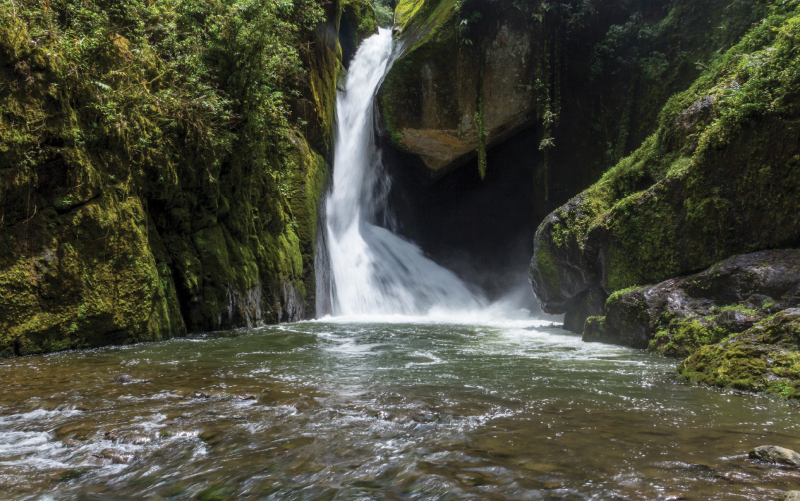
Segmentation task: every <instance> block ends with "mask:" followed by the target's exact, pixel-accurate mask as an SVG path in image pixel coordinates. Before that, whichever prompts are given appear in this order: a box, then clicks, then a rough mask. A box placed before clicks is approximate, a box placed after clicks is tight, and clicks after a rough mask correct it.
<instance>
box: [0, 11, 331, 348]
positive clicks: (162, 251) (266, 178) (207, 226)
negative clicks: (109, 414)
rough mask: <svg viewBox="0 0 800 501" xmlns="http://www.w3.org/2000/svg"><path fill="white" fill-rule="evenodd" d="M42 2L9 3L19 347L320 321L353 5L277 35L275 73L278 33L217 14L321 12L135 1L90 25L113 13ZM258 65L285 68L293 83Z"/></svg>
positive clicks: (11, 325) (0, 130) (6, 166)
mask: <svg viewBox="0 0 800 501" xmlns="http://www.w3.org/2000/svg"><path fill="white" fill-rule="evenodd" d="M23 3H24V6H17V7H16V8H15V7H13V6H11V5H0V208H2V211H1V212H2V218H0V268H2V271H0V356H15V355H26V354H32V353H41V352H48V351H55V350H63V349H71V348H87V347H94V346H102V345H108V344H124V343H132V342H140V341H153V340H159V339H165V338H168V337H170V336H175V335H182V334H185V333H186V332H197V331H208V330H216V329H227V328H233V327H245V326H252V325H257V324H259V323H264V322H279V321H289V320H300V319H303V318H308V317H310V316H313V314H314V307H313V305H314V294H313V290H314V274H313V262H314V253H315V248H316V247H315V236H316V232H317V229H318V227H319V221H318V208H319V201H320V199H321V196H322V194H323V192H324V191H325V188H326V186H327V183H328V165H327V162H326V160H325V158H326V156H327V155H328V154H329V146H330V144H331V143H332V140H331V138H332V133H333V122H334V118H333V117H334V116H335V96H336V83H337V81H338V78H339V74H340V70H341V49H340V47H339V41H338V35H339V33H338V27H339V20H340V15H341V4H340V3H339V2H338V1H336V2H330V3H326V4H325V6H324V7H325V12H324V18H323V20H322V22H320V23H318V24H317V25H316V26H317V27H316V29H315V28H314V26H315V23H317V20H318V19H319V18H318V17H317V16H316V14H314V15H310V17H309V19H307V20H306V21H303V22H306V23H307V24H306V25H303V26H300V25H299V24H298V25H297V26H296V28H297V29H296V30H288V31H285V32H281V33H282V34H280V37H284V38H281V39H278V38H277V37H275V38H271V39H270V43H271V44H278V45H280V44H283V45H282V50H283V52H280V61H279V62H280V64H279V65H277V66H275V65H273V66H271V67H269V68H266V66H268V65H266V66H262V65H261V63H264V62H265V60H266V62H270V61H272V62H273V63H274V62H275V61H274V58H275V57H277V56H275V55H274V54H272V53H270V52H269V50H271V49H270V48H269V47H266V48H265V47H263V46H261V47H254V46H253V44H251V43H250V42H253V43H254V44H257V43H258V42H259V40H261V39H262V38H263V37H261V38H259V37H260V35H257V34H258V33H261V31H259V30H256V31H255V32H252V31H248V30H246V29H243V30H240V31H238V32H237V31H235V30H234V31H233V32H226V31H224V30H223V31H214V30H215V28H214V26H218V25H217V24H214V23H212V20H213V19H217V18H215V17H213V16H212V14H213V15H215V16H221V17H224V18H225V19H226V20H227V22H229V23H233V24H235V23H242V24H247V23H256V24H257V23H261V24H260V25H259V26H260V27H261V28H263V29H265V30H270V29H273V28H274V23H273V21H278V17H280V16H290V17H291V19H288V18H287V19H282V20H281V22H289V23H295V22H297V23H300V22H301V21H299V19H301V18H303V16H304V15H305V14H303V12H301V11H298V12H295V13H291V12H289V11H288V10H286V9H284V10H278V11H276V10H274V9H275V6H274V4H272V3H269V2H265V3H263V4H262V5H260V7H263V8H259V9H256V10H254V11H253V10H251V11H247V12H244V13H243V12H240V10H239V9H238V7H231V6H229V5H223V4H220V3H215V2H209V3H207V4H205V7H207V8H208V9H209V16H208V17H206V16H199V17H194V14H191V13H188V14H187V13H186V12H183V11H179V10H176V9H172V8H170V7H169V6H166V7H165V6H164V5H161V4H159V5H154V4H147V5H144V4H142V5H141V6H139V5H137V6H133V7H132V6H129V5H127V4H120V5H119V6H118V7H119V9H117V10H114V11H113V13H110V14H109V15H108V16H106V17H103V18H102V19H99V18H98V20H96V22H94V21H93V22H91V23H82V22H80V20H81V19H83V20H85V17H86V16H88V17H92V16H94V15H95V13H96V11H102V9H99V8H97V6H95V5H92V4H91V2H89V3H87V2H67V3H65V4H58V5H53V6H43V5H40V4H38V3H35V2H29V3H26V2H23ZM253 5H254V4H248V6H249V7H247V8H252V7H253ZM292 5H293V8H298V9H300V8H306V9H309V11H313V10H315V9H317V7H316V6H315V4H314V3H313V2H304V1H302V0H300V1H298V2H295V3H293V4H292ZM229 7H230V9H229ZM239 7H241V5H240V6H239ZM53 9H55V10H53ZM70 9H71V10H70ZM93 9H94V10H93ZM65 10H69V13H70V14H69V15H66V14H65V15H60V14H64V12H65ZM304 12H308V11H304ZM82 16H83V17H82ZM187 16H188V17H187ZM237 16H238V17H237ZM242 16H244V17H242ZM259 16H261V17H259ZM270 16H271V17H270ZM92 19H94V18H92ZM65 23H66V24H65ZM69 23H74V24H69ZM205 23H208V24H205ZM149 26H157V28H156V29H155V31H154V30H150V29H147V27H149ZM163 26H167V27H170V26H171V27H175V26H180V27H181V29H180V30H176V33H177V32H178V31H183V30H195V31H196V32H198V33H200V32H202V33H204V35H203V36H202V37H200V36H198V37H197V40H200V39H201V38H202V41H201V42H202V43H193V44H190V45H189V46H187V45H185V44H184V43H183V42H184V40H183V39H182V38H180V37H178V38H174V37H172V38H171V35H169V34H168V33H167V32H169V31H170V30H169V29H167V30H166V31H164V32H163V33H162V32H161V31H159V30H161V29H162V27H163ZM248 26H250V25H248ZM139 28H141V30H140V29H139ZM42 30H44V32H46V33H48V35H47V37H46V40H45V41H37V40H39V38H40V35H41V33H43V31H42ZM69 30H84V31H83V32H82V34H81V37H83V38H81V40H83V42H82V43H84V44H85V46H84V45H81V44H77V45H76V43H75V42H76V41H75V39H74V37H73V36H72V35H71V33H72V31H69ZM154 32H158V33H161V35H157V36H156V35H153V33H154ZM108 33H114V35H113V36H109V35H108ZM232 33H238V35H237V36H239V35H241V36H248V35H247V34H248V33H249V34H250V35H253V33H256V35H253V37H254V38H252V39H249V40H242V39H237V38H226V37H229V36H232ZM123 35H124V36H123ZM162 35H163V36H162ZM152 36H156V37H157V38H158V37H161V38H158V41H157V43H156V42H154V40H153V39H152V38H150V37H152ZM214 37H217V38H214ZM190 38H191V37H190ZM42 40H44V39H42ZM262 41H263V40H262ZM222 42H224V43H222ZM237 44H238V45H237ZM291 44H295V45H296V47H293V46H292V45H291ZM300 45H302V46H303V47H307V48H308V50H305V51H304V50H299V49H297V47H299V46H300ZM237 46H239V47H240V48H241V46H246V47H247V49H248V50H247V51H234V52H233V53H231V54H229V53H226V52H224V51H225V50H228V48H231V47H234V48H235V47H237ZM270 47H272V46H270ZM251 49H252V50H251ZM295 49H297V50H295ZM231 50H233V49H231ZM159 51H166V52H168V53H169V56H167V55H165V54H164V53H162V52H159ZM259 51H261V52H259ZM177 53H180V54H181V55H180V57H179V58H178V59H180V60H181V61H183V63H176V62H175V57H173V56H174V55H175V54H177ZM252 53H257V55H258V57H259V58H261V59H259V60H258V61H256V63H258V64H256V65H255V66H253V68H258V69H254V70H253V71H255V72H256V73H253V72H249V71H245V70H246V69H247V68H249V66H248V64H250V63H252V61H248V60H245V58H246V57H248V54H252ZM270 58H272V59H270ZM183 64H186V65H189V66H181V65H183ZM284 66H286V67H289V68H291V69H290V71H289V72H288V73H286V74H281V71H282V70H281V68H283V67H284ZM270 68H271V69H270ZM264 71H269V72H270V73H269V75H266V74H265V73H263V72H264ZM258 72H262V73H258ZM248 75H249V76H257V77H258V78H261V77H269V78H270V79H272V78H273V77H275V76H280V78H282V79H283V80H278V83H275V82H274V81H272V80H271V81H270V85H279V86H282V87H281V91H282V92H281V93H279V94H281V96H283V97H276V96H277V95H276V94H270V95H264V94H259V92H261V91H262V90H263V89H262V88H261V87H260V86H258V85H250V84H249V83H248V81H247V80H246V79H243V77H247V76H248ZM285 96H292V97H291V99H289V98H285ZM276 100H277V101H276ZM276 102H277V103H278V104H275V103H276ZM261 107H263V109H265V110H269V111H271V112H272V113H273V114H272V115H270V114H269V113H260V112H257V111H256V112H254V111H253V110H254V109H255V110H261V109H262V108H261ZM244 117H247V119H245V118H244ZM309 291H310V292H309Z"/></svg>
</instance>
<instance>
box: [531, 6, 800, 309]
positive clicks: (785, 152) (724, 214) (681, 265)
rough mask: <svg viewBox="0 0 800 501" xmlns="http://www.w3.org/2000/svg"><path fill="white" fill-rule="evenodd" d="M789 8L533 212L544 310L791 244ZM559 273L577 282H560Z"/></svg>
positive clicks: (797, 229) (794, 227)
mask: <svg viewBox="0 0 800 501" xmlns="http://www.w3.org/2000/svg"><path fill="white" fill-rule="evenodd" d="M796 9H797V7H796V6H791V7H789V6H778V7H774V8H773V11H772V13H771V16H770V17H768V18H766V19H765V20H764V22H763V23H759V24H758V25H757V26H755V27H754V28H752V30H751V31H750V32H749V33H748V34H747V35H746V36H745V37H744V38H743V40H742V41H741V42H740V43H739V44H737V45H736V46H735V47H733V48H732V49H731V50H729V51H728V52H727V53H725V54H724V55H722V56H720V57H719V58H718V59H717V60H716V61H715V62H714V64H713V66H712V67H710V68H709V69H708V70H707V71H706V72H705V73H704V74H703V75H702V76H701V78H699V79H698V80H697V81H696V82H695V84H694V85H693V86H692V87H691V88H690V89H689V90H688V91H686V92H683V93H681V94H678V95H676V96H674V97H673V98H672V99H671V100H670V101H669V103H668V104H667V105H666V107H665V108H664V109H663V110H662V112H661V117H660V119H659V123H660V127H659V129H658V131H657V132H656V133H655V134H653V135H652V136H651V137H650V138H649V139H648V140H647V141H645V142H644V144H643V145H642V146H641V147H640V148H639V149H638V150H637V151H636V152H635V153H634V154H632V155H631V156H629V157H627V158H625V159H624V160H622V161H621V162H620V163H619V164H617V165H616V166H615V167H613V168H612V169H610V170H609V171H608V172H607V173H606V174H605V175H604V176H603V178H601V180H600V181H598V182H597V183H595V185H593V186H592V187H591V188H589V189H588V190H586V191H584V192H583V193H581V194H580V195H579V196H578V197H576V198H575V199H573V201H571V202H570V203H568V204H567V205H565V206H563V207H562V208H561V209H557V210H556V211H555V212H554V213H553V215H551V216H550V217H548V218H547V219H546V220H545V221H544V223H543V224H542V225H541V227H540V228H539V230H538V231H537V236H536V242H535V244H534V246H535V254H534V257H533V262H532V265H531V270H532V273H531V279H532V281H533V286H534V291H535V292H536V294H537V297H538V298H539V300H540V302H541V303H542V307H543V309H544V310H545V311H547V312H549V313H562V312H564V311H566V310H567V309H568V308H569V307H570V304H571V301H572V300H573V298H574V297H577V296H578V295H579V294H580V293H582V292H584V291H586V290H590V289H593V288H597V287H600V288H602V289H603V290H604V291H605V293H606V294H612V293H614V292H615V291H619V290H622V289H625V288H627V287H630V286H634V285H640V284H647V283H657V282H661V281H663V280H665V279H668V278H670V277H674V276H679V275H685V274H687V273H691V272H694V271H697V270H699V269H704V268H706V267H708V266H711V265H712V264H714V263H715V262H718V261H720V260H722V259H725V258H727V257H729V256H732V255H736V254H742V253H747V252H752V251H756V250H759V249H769V248H786V247H794V246H796V245H797V244H798V243H800V218H798V217H797V214H799V213H800V196H798V193H800V125H798V124H799V123H800V121H799V120H798V119H799V118H800V109H798V107H797V104H796V95H797V88H798V86H800V72H799V71H797V69H798V68H800V55H798V45H797V42H796V40H797V36H798V30H799V28H798V23H797V19H798V16H799V15H798V13H797V11H796ZM753 60H758V61H760V62H759V64H758V65H754V64H753V63H752V61H753ZM564 242H566V244H564ZM550 263H557V267H556V268H555V269H551V268H552V267H551V265H550ZM544 270H549V271H548V272H547V273H545V272H544ZM565 274H569V275H570V276H578V277H581V280H582V283H581V284H578V285H579V286H578V285H575V284H574V281H573V286H572V287H570V288H565V287H564V280H563V277H564V276H565Z"/></svg>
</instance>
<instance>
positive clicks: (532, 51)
mask: <svg viewBox="0 0 800 501" xmlns="http://www.w3.org/2000/svg"><path fill="white" fill-rule="evenodd" d="M643 13H644V14H643ZM760 14H763V7H760V6H755V7H754V6H753V5H751V4H748V6H747V7H744V6H742V5H739V4H738V3H737V2H730V1H714V2H690V4H689V5H684V4H681V5H677V4H675V3H674V2H668V1H666V0H665V1H660V0H659V1H657V2H652V1H650V2H640V1H633V2H627V1H625V2H623V1H611V2H600V3H594V4H591V5H590V4H588V3H586V2H579V1H574V2H572V1H571V2H565V3H560V4H558V5H553V4H541V3H535V2H514V1H511V0H498V1H493V2H487V1H481V0H467V1H463V2H456V1H454V0H403V1H401V2H399V3H398V4H397V7H396V9H395V28H396V30H397V31H398V33H399V34H398V37H397V38H398V44H399V45H400V48H401V49H402V51H401V54H400V57H399V58H398V59H397V60H396V61H395V63H394V65H393V66H392V68H391V69H390V71H389V72H388V74H387V76H386V79H385V80H384V82H383V84H382V86H381V88H380V90H379V106H380V110H381V113H382V116H383V118H384V121H385V129H384V131H383V132H384V134H385V135H386V136H387V137H388V138H389V140H390V141H389V142H390V143H391V144H392V146H393V147H394V148H396V149H398V150H400V151H402V152H405V153H410V154H412V155H413V156H414V157H416V158H417V159H418V160H419V161H420V163H421V164H422V165H424V166H425V167H426V168H427V169H428V170H429V171H430V173H431V175H432V176H434V177H438V176H441V175H444V174H445V173H447V172H449V171H450V170H451V169H455V168H458V167H459V166H461V165H463V164H464V163H466V162H467V161H468V160H469V159H470V158H474V157H475V156H476V155H477V156H478V157H479V158H482V157H483V154H484V153H485V150H486V149H487V148H491V147H492V146H494V145H498V144H501V143H502V142H503V141H504V140H505V139H507V138H509V137H510V136H512V135H514V134H516V133H517V132H521V131H523V130H524V129H528V128H532V129H531V130H530V131H529V132H530V136H531V143H532V144H531V155H532V156H535V157H542V158H541V161H542V162H543V164H548V165H549V166H550V167H552V169H549V170H550V171H552V172H544V171H543V172H542V173H541V176H540V177H539V176H537V180H536V181H537V183H545V184H550V183H552V184H553V186H552V188H553V189H551V190H548V189H547V188H545V189H543V190H542V191H543V192H544V198H548V193H549V192H553V193H558V194H559V196H562V195H561V193H563V192H569V193H575V191H576V185H577V189H580V188H582V187H584V186H586V185H587V184H588V183H587V182H586V181H585V180H589V181H590V182H591V181H594V180H596V179H597V176H599V174H600V173H602V170H603V169H605V168H607V167H608V165H609V164H610V163H611V162H613V161H615V160H619V159H620V158H621V157H622V156H624V155H625V154H627V153H629V152H630V151H631V149H632V148H635V147H636V146H637V145H638V144H640V142H641V141H642V140H643V139H644V138H645V137H647V135H648V134H649V133H651V132H652V131H653V129H654V128H655V127H654V125H655V122H656V118H657V114H658V110H659V109H660V108H661V106H663V104H664V103H665V102H666V100H667V99H668V97H669V96H670V95H671V94H672V93H674V92H676V91H679V90H683V89H685V88H686V87H687V86H688V84H689V83H690V82H691V81H692V80H693V79H694V78H695V77H696V76H697V75H698V73H699V72H698V71H697V69H696V68H695V67H694V66H693V62H694V61H705V60H707V59H708V57H709V56H710V55H711V54H713V53H714V52H715V51H717V50H719V49H725V48H727V47H729V46H730V44H731V43H732V42H731V40H730V37H733V38H734V39H735V38H738V36H741V34H742V33H743V32H744V31H745V30H746V29H747V27H748V26H749V25H750V23H752V22H753V21H756V20H757V19H759V15H760ZM720 25H725V26H726V27H727V28H728V29H727V30H726V31H725V36H717V35H712V32H713V30H710V27H711V26H720ZM721 33H722V32H721V31H720V32H719V34H720V35H721ZM678 48H680V49H678ZM690 60H691V61H692V63H690V62H689V61H690ZM542 169H544V167H542ZM564 170H569V171H570V173H567V174H563V175H562V171H564Z"/></svg>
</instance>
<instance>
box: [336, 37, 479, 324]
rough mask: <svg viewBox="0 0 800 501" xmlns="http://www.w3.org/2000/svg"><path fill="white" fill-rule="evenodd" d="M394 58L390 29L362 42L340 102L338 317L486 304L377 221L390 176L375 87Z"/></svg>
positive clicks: (471, 306) (338, 151) (338, 108)
mask: <svg viewBox="0 0 800 501" xmlns="http://www.w3.org/2000/svg"><path fill="white" fill-rule="evenodd" d="M391 58H392V35H391V31H390V30H388V29H382V30H380V32H379V33H378V34H377V35H374V36H372V37H371V38H369V39H367V40H365V41H364V42H363V44H362V45H361V47H360V48H359V50H358V52H357V53H356V55H355V57H354V58H353V61H352V63H351V65H350V70H349V73H348V75H347V81H346V85H345V90H344V91H341V92H339V95H338V97H337V101H336V107H337V113H338V120H339V121H338V128H337V131H336V149H335V157H334V170H333V187H332V191H331V193H330V195H329V197H328V201H327V232H328V235H327V237H328V238H327V244H328V251H329V255H330V270H331V280H332V282H333V291H332V292H333V301H332V309H333V314H334V315H347V316H349V315H377V314H380V315H386V314H403V315H420V314H425V313H427V312H429V311H430V310H431V309H433V308H436V309H440V310H445V311H461V310H473V309H475V308H480V307H482V306H484V305H485V301H484V300H483V298H482V297H480V296H478V295H476V294H473V293H472V292H471V291H470V290H469V289H468V288H467V287H466V286H465V284H464V283H463V282H462V281H461V280H460V279H459V278H458V277H457V276H456V275H455V274H454V273H452V272H450V271H449V270H446V269H445V268H442V267H441V266H439V265H437V264H436V263H434V262H433V261H431V260H430V259H428V258H426V257H425V256H424V255H423V253H422V251H421V249H420V248H419V247H417V246H416V245H414V244H413V243H410V242H408V241H406V240H404V239H403V238H401V237H399V236H397V235H395V234H394V233H392V232H391V231H389V230H387V229H385V228H382V227H380V226H378V225H377V224H375V220H376V215H377V214H378V212H379V211H380V210H381V209H383V208H384V206H385V203H386V199H385V198H386V197H385V194H386V192H387V187H388V185H389V182H390V180H389V179H388V177H387V175H386V173H385V171H384V169H383V167H382V164H381V155H380V151H379V150H378V148H377V146H376V145H375V140H374V120H373V116H374V115H373V109H374V101H375V92H376V89H377V87H378V85H379V84H380V82H381V80H382V79H383V76H384V74H385V72H386V70H387V66H388V65H389V64H390V61H391Z"/></svg>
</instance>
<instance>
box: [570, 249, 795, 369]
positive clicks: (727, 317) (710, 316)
mask: <svg viewBox="0 0 800 501" xmlns="http://www.w3.org/2000/svg"><path fill="white" fill-rule="evenodd" d="M797 306H800V251H789V250H787V251H760V252H754V253H751V254H745V255H741V256H736V257H733V258H730V259H727V260H725V261H722V262H720V263H718V264H716V265H714V266H712V267H711V268H709V269H707V270H705V271H703V272H702V273H698V274H695V275H690V276H688V277H684V278H678V279H672V280H667V281H664V282H662V283H660V284H657V285H652V286H646V287H631V288H629V289H624V290H621V291H618V292H615V293H614V294H612V295H611V296H610V297H609V298H608V300H607V301H606V304H605V309H604V313H603V315H604V316H603V317H602V319H603V321H602V325H603V327H604V328H603V332H602V335H600V334H598V331H597V330H596V329H595V330H591V332H589V331H590V329H589V327H588V323H587V328H586V329H585V330H584V340H587V341H603V342H608V343H614V344H621V345H625V346H631V347H634V348H649V349H650V350H652V351H655V352H658V353H661V354H664V355H668V356H674V357H681V358H683V357H686V356H688V355H690V354H691V353H693V352H694V351H696V350H697V349H698V348H699V347H701V346H704V345H707V344H712V343H716V342H718V341H720V340H721V339H724V338H725V337H727V336H730V335H732V334H737V333H740V332H743V331H745V330H747V329H749V328H750V327H752V326H753V325H755V324H756V323H757V322H759V321H761V320H763V319H765V318H767V317H768V316H770V315H773V314H775V313H776V312H778V311H781V310H784V309H788V308H794V307H797Z"/></svg>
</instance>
